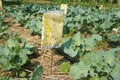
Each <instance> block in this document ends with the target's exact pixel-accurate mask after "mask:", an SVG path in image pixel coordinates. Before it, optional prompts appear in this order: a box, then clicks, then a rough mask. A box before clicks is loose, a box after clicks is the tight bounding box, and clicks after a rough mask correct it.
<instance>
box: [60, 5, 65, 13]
mask: <svg viewBox="0 0 120 80" xmlns="http://www.w3.org/2000/svg"><path fill="white" fill-rule="evenodd" d="M60 10H63V11H64V14H67V4H61V6H60Z"/></svg>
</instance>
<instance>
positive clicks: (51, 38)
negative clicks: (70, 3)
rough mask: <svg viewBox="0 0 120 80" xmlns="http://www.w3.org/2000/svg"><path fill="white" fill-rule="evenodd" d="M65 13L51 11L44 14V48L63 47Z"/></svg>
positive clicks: (42, 42)
mask: <svg viewBox="0 0 120 80" xmlns="http://www.w3.org/2000/svg"><path fill="white" fill-rule="evenodd" d="M63 18H64V13H63V11H50V12H47V13H44V14H43V27H42V41H41V44H42V48H48V49H50V48H53V47H54V48H57V47H60V46H61V42H62V33H63V32H62V31H63Z"/></svg>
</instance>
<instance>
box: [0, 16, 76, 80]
mask: <svg viewBox="0 0 120 80" xmlns="http://www.w3.org/2000/svg"><path fill="white" fill-rule="evenodd" d="M11 20H13V19H10V18H8V19H5V22H7V23H9V24H10V28H9V30H10V31H12V32H13V31H16V32H17V34H18V35H19V37H20V38H25V39H26V41H27V42H33V43H34V47H35V48H36V49H37V50H38V51H37V52H38V53H37V54H38V56H37V57H34V56H33V58H32V59H31V63H33V64H34V63H39V64H40V65H41V66H43V73H42V75H41V80H53V79H54V80H56V79H57V80H74V79H73V78H72V77H71V76H70V75H69V73H61V72H59V71H58V67H59V65H58V64H57V63H58V62H60V61H62V59H64V56H62V55H58V54H60V53H59V52H58V51H55V50H53V49H46V50H41V49H40V46H41V39H40V36H38V35H31V34H29V30H28V29H26V28H24V27H22V26H21V25H20V24H19V23H11ZM0 43H2V42H1V40H0ZM27 66H28V67H29V65H27ZM27 66H26V67H27Z"/></svg>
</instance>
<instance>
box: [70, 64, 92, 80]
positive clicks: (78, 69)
mask: <svg viewBox="0 0 120 80" xmlns="http://www.w3.org/2000/svg"><path fill="white" fill-rule="evenodd" d="M89 70H90V66H88V65H86V64H84V63H83V62H79V63H75V64H73V66H72V67H71V69H70V74H71V76H72V77H74V78H75V79H80V77H87V75H88V71H89Z"/></svg>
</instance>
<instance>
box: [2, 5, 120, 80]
mask: <svg viewBox="0 0 120 80" xmlns="http://www.w3.org/2000/svg"><path fill="white" fill-rule="evenodd" d="M4 9H5V10H6V11H7V12H8V13H9V14H10V15H11V16H12V17H13V18H14V22H19V23H21V24H22V25H23V26H25V27H26V28H29V29H30V33H31V34H38V35H39V34H41V27H42V15H43V13H44V12H47V11H50V10H59V6H39V5H20V6H16V7H15V8H11V7H5V8H4ZM119 27H120V9H119V8H118V9H104V8H103V9H96V8H88V9H86V8H83V7H80V6H76V7H73V6H69V7H68V11H67V14H66V16H65V18H64V31H63V43H62V46H61V49H62V50H63V52H64V54H67V55H68V57H69V58H70V62H71V68H70V74H71V76H72V77H74V78H75V79H83V78H85V79H87V80H119V79H120V77H119V76H120V61H119V56H117V55H118V54H119V53H120V48H119V47H120V28H119ZM114 29H116V31H115V30H114ZM8 42H9V41H8ZM111 43H112V44H114V45H115V46H110V45H111ZM104 45H108V46H106V48H107V49H104V47H103V46H104ZM99 46H101V48H99ZM8 47H9V46H8ZM24 47H25V46H24ZM95 48H96V49H97V50H94V49H95ZM20 52H21V50H19V51H18V53H20ZM27 52H29V51H27ZM26 54H27V53H26ZM20 56H21V55H20ZM73 59H75V61H72V60H73ZM15 65H17V64H15Z"/></svg>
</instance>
